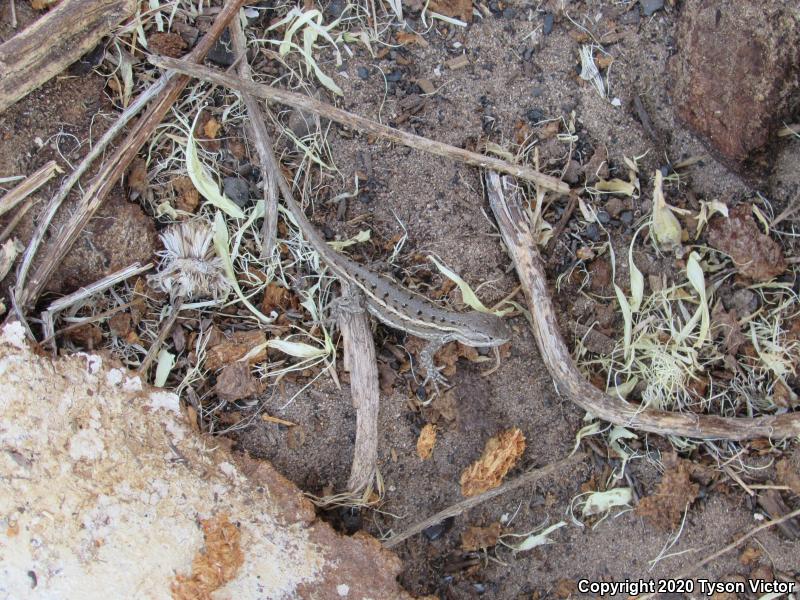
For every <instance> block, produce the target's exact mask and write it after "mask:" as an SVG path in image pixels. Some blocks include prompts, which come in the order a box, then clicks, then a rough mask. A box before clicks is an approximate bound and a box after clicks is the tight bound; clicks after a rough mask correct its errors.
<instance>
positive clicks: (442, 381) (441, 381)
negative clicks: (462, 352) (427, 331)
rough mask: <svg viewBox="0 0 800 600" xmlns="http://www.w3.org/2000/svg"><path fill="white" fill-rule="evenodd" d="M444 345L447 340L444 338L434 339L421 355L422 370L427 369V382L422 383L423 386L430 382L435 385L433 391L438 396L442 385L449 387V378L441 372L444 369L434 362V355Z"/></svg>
mask: <svg viewBox="0 0 800 600" xmlns="http://www.w3.org/2000/svg"><path fill="white" fill-rule="evenodd" d="M444 344H445V340H444V339H442V338H436V339H432V340H430V341H429V342H428V343H427V344H426V345H425V347H424V348H423V349H422V351H421V352H420V353H419V362H420V364H421V365H422V368H423V369H425V381H423V382H422V385H423V386H424V385H425V384H426V383H428V382H429V381H430V382H431V383H432V384H433V389H434V390H435V391H436V393H437V394H438V393H439V386H440V385H442V386H447V385H449V383H448V381H447V378H446V377H445V376H444V375H442V374H441V372H440V371H441V370H442V369H443V368H444V367H437V366H436V363H435V362H434V360H433V357H434V355H435V354H436V353H437V352H438V351H439V348H441V347H442V346H443V345H444Z"/></svg>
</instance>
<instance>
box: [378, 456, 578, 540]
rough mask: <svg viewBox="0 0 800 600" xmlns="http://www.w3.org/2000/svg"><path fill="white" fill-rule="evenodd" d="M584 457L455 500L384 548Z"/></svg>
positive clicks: (569, 459) (568, 459)
mask: <svg viewBox="0 0 800 600" xmlns="http://www.w3.org/2000/svg"><path fill="white" fill-rule="evenodd" d="M584 458H586V455H585V454H581V453H578V454H573V455H572V456H568V457H567V458H563V459H561V460H559V461H558V462H554V463H551V464H549V465H547V466H545V467H542V468H541V469H534V470H532V471H528V472H527V473H524V474H522V475H520V476H519V477H517V478H516V479H513V480H511V481H509V482H507V483H504V484H503V485H501V486H500V487H496V488H494V489H493V490H489V491H488V492H483V493H482V494H478V495H477V496H472V497H471V498H467V499H466V500H462V501H461V502H456V503H455V504H453V505H452V506H449V507H447V508H445V509H444V510H442V511H439V512H438V513H436V514H435V515H433V516H432V517H429V518H427V519H425V520H424V521H420V522H419V523H415V524H414V525H412V526H411V527H409V528H408V529H406V530H405V531H404V532H402V533H399V534H397V535H393V536H392V537H390V538H389V539H388V540H385V541H384V542H383V547H384V548H394V547H395V546H397V545H398V544H400V543H401V542H404V541H405V540H407V539H408V538H410V537H411V536H414V535H417V534H418V533H420V532H422V531H423V530H425V529H427V528H428V527H430V526H431V525H436V524H437V523H440V522H441V521H443V520H444V519H446V518H448V517H455V516H458V515H460V514H461V513H463V512H466V511H468V510H469V509H471V508H474V507H475V506H478V505H479V504H482V503H483V502H486V501H487V500H491V499H493V498H497V497H498V496H500V495H502V494H505V493H506V492H510V491H512V490H516V489H517V488H520V487H522V486H525V485H530V484H532V483H535V482H536V481H539V480H540V479H544V478H545V477H549V476H550V475H553V474H554V473H555V472H557V471H560V470H561V469H563V468H564V467H568V466H570V465H572V464H574V463H576V462H579V461H581V460H583V459H584Z"/></svg>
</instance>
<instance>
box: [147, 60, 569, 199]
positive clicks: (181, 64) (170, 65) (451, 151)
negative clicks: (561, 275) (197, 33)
mask: <svg viewBox="0 0 800 600" xmlns="http://www.w3.org/2000/svg"><path fill="white" fill-rule="evenodd" d="M149 60H150V62H151V63H153V64H154V65H156V66H157V67H160V68H162V69H174V70H175V71H177V72H179V73H182V74H184V75H190V76H192V77H197V78H198V79H203V80H204V81H209V82H211V83H216V84H217V85H221V86H225V87H228V88H231V89H234V90H238V91H240V92H245V93H247V94H251V95H253V96H255V97H256V98H262V99H264V100H274V101H275V102H279V103H281V104H285V105H287V106H291V107H293V108H296V109H298V110H301V111H307V112H310V113H314V114H317V115H319V116H321V117H325V118H326V119H330V120H331V121H336V122H337V123H340V124H342V125H345V126H347V127H352V128H354V129H358V130H359V131H361V132H363V133H368V134H371V135H375V136H378V137H380V138H383V139H386V140H389V141H390V142H394V143H396V144H402V145H404V146H408V147H409V148H414V149H415V150H420V151H422V152H427V153H429V154H434V155H436V156H441V157H443V158H448V159H450V160H456V161H459V162H463V163H466V164H468V165H472V166H474V167H480V168H485V169H492V170H495V171H500V172H502V173H508V174H509V175H513V176H514V177H519V178H520V179H525V180H528V181H532V182H533V183H536V184H538V185H540V186H541V187H542V188H544V189H547V190H551V191H554V192H558V193H559V194H568V193H569V191H570V189H569V186H568V185H567V184H566V183H564V182H563V181H561V180H559V179H558V178H556V177H552V176H550V175H546V174H544V173H542V172H540V171H537V170H535V169H532V168H530V167H526V166H524V165H515V164H512V163H510V162H507V161H505V160H500V159H499V158H494V157H491V156H486V155H483V154H478V153H476V152H470V151H469V150H464V149H463V148H456V147H455V146H450V145H449V144H443V143H442V142H437V141H435V140H430V139H428V138H424V137H422V136H419V135H414V134H412V133H407V132H405V131H402V130H399V129H395V128H393V127H387V126H386V125H382V124H380V123H377V122H375V121H372V120H370V119H367V118H364V117H361V116H358V115H355V114H353V113H350V112H347V111H346V110H342V109H340V108H336V107H335V106H331V105H330V104H326V103H324V102H320V101H319V100H316V99H314V98H310V97H308V96H303V95H301V94H295V93H294V92H288V91H285V90H280V89H277V88H273V87H270V86H268V85H261V84H257V83H253V82H251V81H245V80H244V79H241V78H238V77H233V76H231V75H227V74H225V73H222V72H219V71H215V70H214V69H209V68H207V67H204V66H201V65H196V64H192V63H191V62H188V61H186V60H176V59H172V58H168V57H165V56H151V57H150V58H149Z"/></svg>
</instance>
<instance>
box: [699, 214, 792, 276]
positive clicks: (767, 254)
mask: <svg viewBox="0 0 800 600" xmlns="http://www.w3.org/2000/svg"><path fill="white" fill-rule="evenodd" d="M708 243H709V244H710V245H711V247H713V248H716V249H717V250H720V251H721V252H724V253H725V254H728V255H730V257H731V259H733V263H734V265H736V268H737V269H739V273H741V274H742V275H743V276H744V277H747V278H748V279H752V280H754V281H769V280H770V279H773V278H775V277H777V276H778V275H780V274H782V273H783V272H784V271H785V270H786V258H785V257H784V255H783V250H782V249H781V247H780V245H779V244H778V243H777V242H776V241H775V240H773V239H772V238H771V237H769V236H768V235H766V234H764V233H762V232H761V230H760V229H759V228H758V225H756V222H755V220H754V219H753V213H752V209H751V207H750V205H748V204H742V205H740V206H737V207H736V208H733V209H731V210H730V211H729V216H728V218H724V217H721V216H717V217H714V218H713V219H712V220H711V222H710V223H709V227H708Z"/></svg>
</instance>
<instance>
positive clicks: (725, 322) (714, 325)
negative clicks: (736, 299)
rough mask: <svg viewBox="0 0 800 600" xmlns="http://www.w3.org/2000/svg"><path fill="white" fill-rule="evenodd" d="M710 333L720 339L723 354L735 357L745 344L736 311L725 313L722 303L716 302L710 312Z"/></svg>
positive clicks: (745, 340)
mask: <svg viewBox="0 0 800 600" xmlns="http://www.w3.org/2000/svg"><path fill="white" fill-rule="evenodd" d="M711 332H712V334H713V335H714V336H715V337H716V336H717V335H718V336H719V337H720V338H721V339H722V348H723V350H724V351H725V354H730V355H732V356H736V354H737V353H738V352H739V348H740V347H741V346H742V345H743V344H744V343H745V342H747V339H746V338H745V337H744V334H742V328H741V326H740V325H739V319H738V315H737V314H736V310H735V309H733V310H730V311H726V310H725V308H724V307H723V306H722V302H717V303H716V304H715V305H714V308H713V309H712V310H711Z"/></svg>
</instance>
